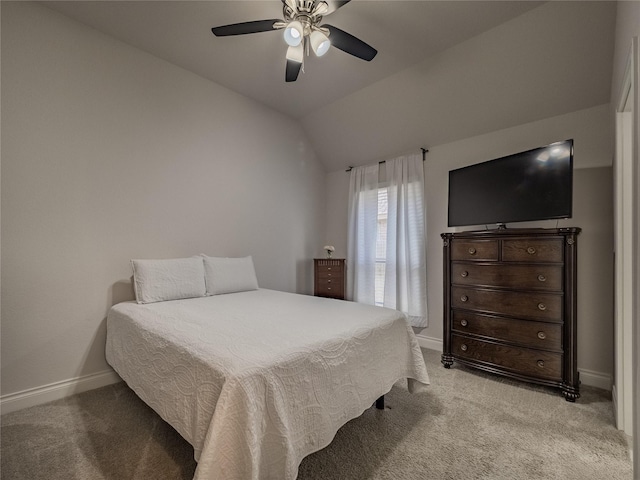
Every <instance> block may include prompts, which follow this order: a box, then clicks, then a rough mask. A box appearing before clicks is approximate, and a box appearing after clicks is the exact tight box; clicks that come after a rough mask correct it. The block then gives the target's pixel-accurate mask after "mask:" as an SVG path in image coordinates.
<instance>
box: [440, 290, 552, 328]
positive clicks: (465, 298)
mask: <svg viewBox="0 0 640 480" xmlns="http://www.w3.org/2000/svg"><path fill="white" fill-rule="evenodd" d="M562 300H563V296H562V295H561V294H552V293H542V292H540V293H537V292H506V291H498V290H485V289H480V288H469V287H457V286H454V287H452V288H451V306H452V307H453V308H463V309H466V310H480V311H483V312H488V313H497V314H502V315H505V316H508V317H524V318H530V319H534V320H547V321H550V322H562Z"/></svg>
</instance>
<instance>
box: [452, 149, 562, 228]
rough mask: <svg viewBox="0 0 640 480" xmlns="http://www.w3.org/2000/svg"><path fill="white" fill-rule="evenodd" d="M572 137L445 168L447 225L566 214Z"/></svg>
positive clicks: (543, 217)
mask: <svg viewBox="0 0 640 480" xmlns="http://www.w3.org/2000/svg"><path fill="white" fill-rule="evenodd" d="M572 189H573V140H565V141H564V142H556V143H552V144H551V145H547V146H545V147H540V148H534V149H533V150H528V151H526V152H521V153H516V154H514V155H509V156H507V157H502V158H497V159H495V160H489V161H487V162H482V163H478V164H475V165H470V166H468V167H464V168H459V169H456V170H451V171H450V172H449V222H448V224H449V226H450V227H457V226H468V225H488V224H498V226H499V227H504V224H506V223H511V222H527V221H535V220H549V219H559V218H570V217H571V213H572V212H571V208H572V204H571V198H572Z"/></svg>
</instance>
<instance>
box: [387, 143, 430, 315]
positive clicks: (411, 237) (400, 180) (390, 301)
mask: <svg viewBox="0 0 640 480" xmlns="http://www.w3.org/2000/svg"><path fill="white" fill-rule="evenodd" d="M423 164H424V162H423V161H422V155H408V156H403V157H398V158H394V159H393V160H387V161H386V162H385V164H384V168H385V169H386V175H385V179H386V181H385V184H386V187H387V202H388V213H387V251H386V265H385V279H384V306H385V307H389V308H394V309H396V310H400V311H402V312H404V313H406V314H407V316H408V317H409V321H410V323H411V324H412V325H413V326H414V327H426V326H427V270H426V242H425V237H426V228H425V208H424V165H423Z"/></svg>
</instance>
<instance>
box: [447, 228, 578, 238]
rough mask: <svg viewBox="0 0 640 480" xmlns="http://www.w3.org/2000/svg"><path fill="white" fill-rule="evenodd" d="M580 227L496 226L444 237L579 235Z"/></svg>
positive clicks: (451, 233)
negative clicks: (490, 228)
mask: <svg viewBox="0 0 640 480" xmlns="http://www.w3.org/2000/svg"><path fill="white" fill-rule="evenodd" d="M581 230H582V229H581V228H579V227H565V228H496V229H493V230H471V231H467V232H445V233H442V234H440V236H441V237H442V238H476V239H477V238H508V237H553V236H562V235H577V234H579V233H580V231H581Z"/></svg>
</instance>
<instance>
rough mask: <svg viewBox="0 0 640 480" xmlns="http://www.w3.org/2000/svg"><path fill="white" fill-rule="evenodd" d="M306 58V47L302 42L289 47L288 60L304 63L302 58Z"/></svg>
mask: <svg viewBox="0 0 640 480" xmlns="http://www.w3.org/2000/svg"><path fill="white" fill-rule="evenodd" d="M303 58H304V47H303V46H302V44H301V43H299V44H298V45H297V46H295V47H293V46H292V47H289V48H287V60H290V61H292V62H298V63H302V59H303Z"/></svg>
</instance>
